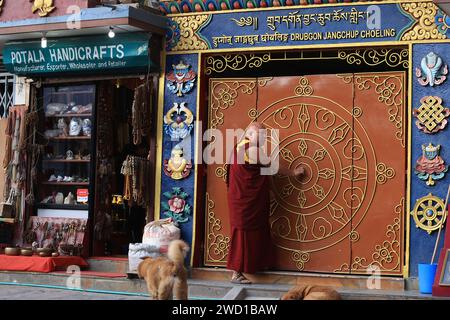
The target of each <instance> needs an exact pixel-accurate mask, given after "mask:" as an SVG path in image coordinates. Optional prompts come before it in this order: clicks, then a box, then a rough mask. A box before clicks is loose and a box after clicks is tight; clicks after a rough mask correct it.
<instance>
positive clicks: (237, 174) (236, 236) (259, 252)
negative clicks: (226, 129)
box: [227, 122, 304, 284]
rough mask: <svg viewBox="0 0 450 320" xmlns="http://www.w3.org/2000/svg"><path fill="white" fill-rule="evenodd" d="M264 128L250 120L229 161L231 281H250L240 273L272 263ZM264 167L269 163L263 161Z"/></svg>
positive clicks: (299, 171) (296, 173)
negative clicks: (264, 168)
mask: <svg viewBox="0 0 450 320" xmlns="http://www.w3.org/2000/svg"><path fill="white" fill-rule="evenodd" d="M264 132H265V128H264V126H263V125H262V124H260V123H256V122H255V123H252V124H251V125H250V126H249V128H248V129H247V131H246V133H245V137H244V139H243V140H242V141H241V142H239V143H238V144H237V146H236V147H235V149H234V151H233V155H232V159H231V161H230V163H229V164H228V175H227V178H228V181H227V183H228V206H229V210H230V225H231V243H230V249H229V252H228V261H227V268H228V269H230V270H233V271H234V272H233V275H232V278H231V282H233V283H239V284H250V283H251V282H250V281H249V280H248V279H247V278H246V277H245V276H244V274H243V273H248V274H254V273H256V272H258V271H263V270H266V269H268V268H270V267H271V266H272V259H273V247H272V242H271V236H270V226H269V202H270V180H269V179H270V176H269V175H262V174H261V170H262V167H264V164H262V163H261V160H262V159H261V158H262V157H261V156H258V155H264V157H265V159H268V157H267V155H266V154H265V153H264V151H263V150H262V148H263V147H262V146H263V144H262V143H261V142H262V141H264V140H265V137H263V135H264ZM265 166H267V167H268V166H270V163H266V165H265ZM278 173H279V174H283V175H291V176H300V175H302V174H304V168H302V167H298V168H296V169H295V170H292V171H291V170H289V169H281V168H280V169H279V171H278Z"/></svg>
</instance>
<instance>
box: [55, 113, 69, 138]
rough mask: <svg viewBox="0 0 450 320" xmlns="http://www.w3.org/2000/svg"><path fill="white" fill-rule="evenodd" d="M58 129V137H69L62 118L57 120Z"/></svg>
mask: <svg viewBox="0 0 450 320" xmlns="http://www.w3.org/2000/svg"><path fill="white" fill-rule="evenodd" d="M58 129H59V131H60V133H59V135H60V136H63V137H67V136H68V135H69V132H68V127H67V123H66V121H64V118H59V119H58Z"/></svg>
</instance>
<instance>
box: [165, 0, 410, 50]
mask: <svg viewBox="0 0 450 320" xmlns="http://www.w3.org/2000/svg"><path fill="white" fill-rule="evenodd" d="M416 23H417V21H416V20H415V19H414V18H413V17H412V16H411V15H410V14H409V13H407V12H405V11H404V9H403V8H402V7H401V5H400V4H392V3H391V4H377V5H354V6H351V5H346V6H328V7H314V8H293V9H278V10H259V11H247V12H218V13H216V14H209V15H208V18H207V19H205V20H204V21H202V22H201V23H200V26H199V27H198V28H197V29H196V30H195V36H197V37H198V39H199V40H200V41H201V42H204V43H205V44H206V46H207V47H208V49H233V48H246V47H273V46H304V45H311V44H331V43H344V42H345V43H356V42H382V41H383V42H385V41H398V40H400V39H401V38H402V36H403V35H404V33H405V32H406V31H407V30H409V29H410V28H411V27H412V26H413V25H414V24H416ZM174 24H175V26H174ZM176 24H177V23H176V18H174V19H173V20H172V24H171V31H172V32H173V33H169V39H170V38H171V37H170V34H172V39H171V40H172V41H175V42H176V41H177V40H178V39H177V38H179V32H178V33H177V31H178V30H180V31H181V30H183V28H185V26H184V25H176ZM175 35H178V36H176V37H175ZM174 46H175V43H174V45H173V46H172V47H174ZM169 49H170V48H169Z"/></svg>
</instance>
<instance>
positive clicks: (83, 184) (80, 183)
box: [41, 181, 89, 186]
mask: <svg viewBox="0 0 450 320" xmlns="http://www.w3.org/2000/svg"><path fill="white" fill-rule="evenodd" d="M41 183H42V184H45V185H50V186H88V185H89V182H53V181H52V182H50V181H44V182H41Z"/></svg>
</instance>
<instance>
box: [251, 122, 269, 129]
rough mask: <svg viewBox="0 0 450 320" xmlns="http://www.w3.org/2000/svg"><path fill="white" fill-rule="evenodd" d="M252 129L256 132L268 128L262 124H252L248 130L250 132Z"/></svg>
mask: <svg viewBox="0 0 450 320" xmlns="http://www.w3.org/2000/svg"><path fill="white" fill-rule="evenodd" d="M250 129H256V130H260V129H261V130H265V129H266V126H265V125H263V124H262V123H261V122H252V123H251V124H250V125H249V126H248V128H247V130H250Z"/></svg>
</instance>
